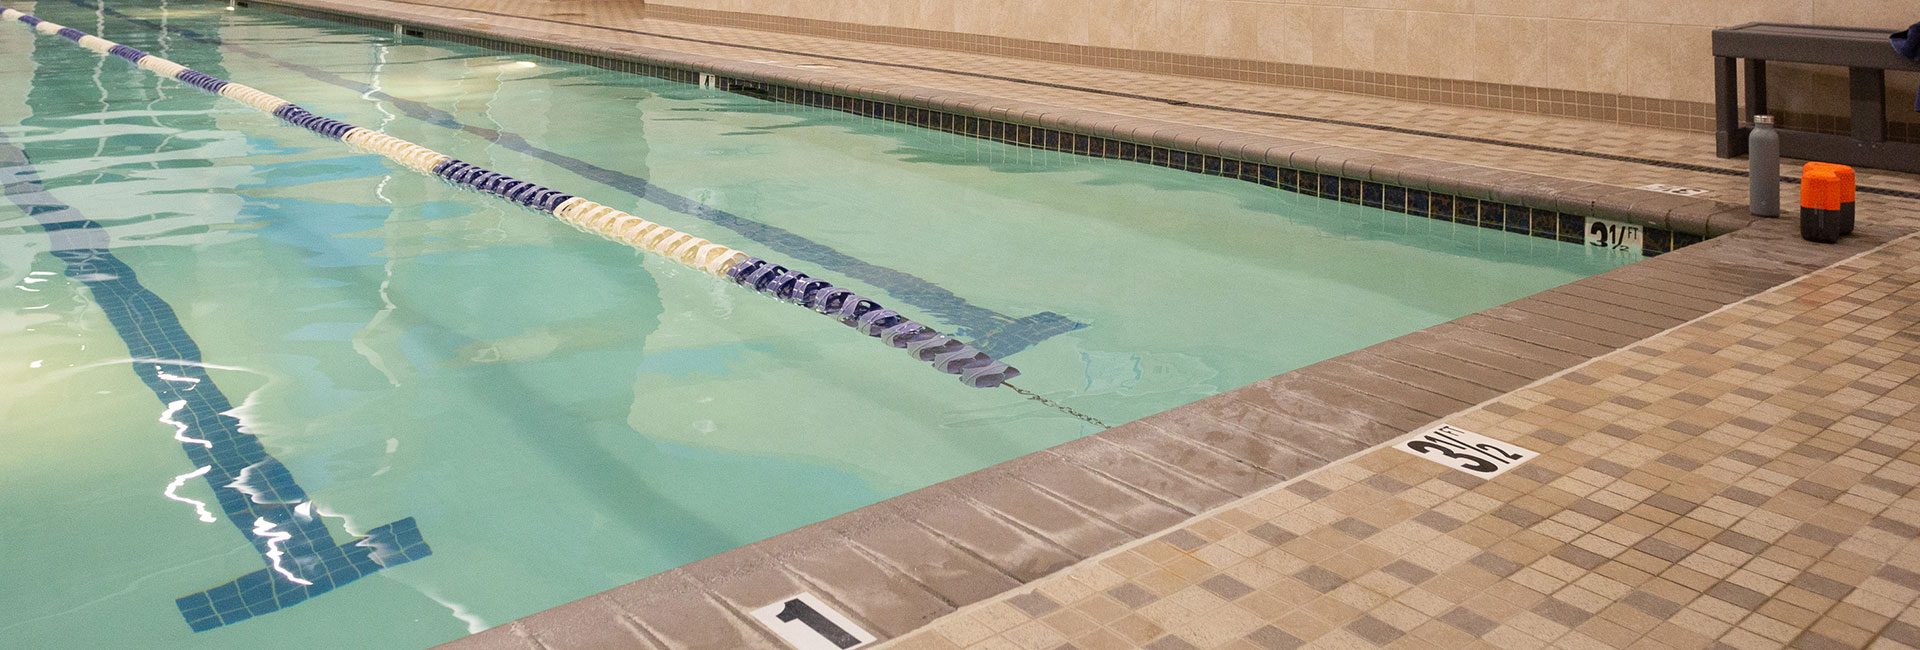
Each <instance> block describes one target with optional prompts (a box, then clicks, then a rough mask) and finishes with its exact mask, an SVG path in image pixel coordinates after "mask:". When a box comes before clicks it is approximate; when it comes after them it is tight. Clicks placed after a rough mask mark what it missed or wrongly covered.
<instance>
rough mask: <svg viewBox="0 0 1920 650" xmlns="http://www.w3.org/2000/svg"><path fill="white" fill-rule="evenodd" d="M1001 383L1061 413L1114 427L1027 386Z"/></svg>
mask: <svg viewBox="0 0 1920 650" xmlns="http://www.w3.org/2000/svg"><path fill="white" fill-rule="evenodd" d="M1000 385H1001V386H1005V387H1007V388H1011V389H1013V392H1015V393H1019V394H1020V396H1021V397H1025V398H1027V399H1030V400H1033V401H1035V402H1039V403H1041V404H1044V405H1046V406H1047V407H1048V408H1051V409H1053V410H1056V411H1059V412H1061V413H1065V414H1067V415H1071V416H1073V417H1075V418H1078V419H1080V420H1081V421H1084V422H1086V423H1087V424H1091V425H1093V426H1096V427H1100V428H1101V429H1111V428H1113V427H1109V426H1107V423H1105V422H1101V421H1100V420H1099V418H1095V417H1093V416H1091V415H1087V414H1085V413H1081V412H1079V411H1076V410H1073V407H1071V406H1067V405H1065V404H1061V403H1059V402H1056V401H1053V400H1050V399H1047V398H1045V397H1041V396H1040V394H1039V393H1035V392H1033V391H1030V390H1027V389H1025V388H1021V387H1019V386H1015V385H1013V384H1010V383H1007V382H1004V381H1003V382H1000Z"/></svg>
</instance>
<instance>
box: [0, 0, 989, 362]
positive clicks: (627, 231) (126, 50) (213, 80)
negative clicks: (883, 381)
mask: <svg viewBox="0 0 1920 650" xmlns="http://www.w3.org/2000/svg"><path fill="white" fill-rule="evenodd" d="M0 19H4V20H10V21H16V22H20V23H23V24H25V25H27V26H28V27H30V28H32V29H33V30H34V31H37V32H39V33H41V34H45V35H48V36H59V37H61V38H64V39H67V40H69V41H73V42H74V43H76V44H78V45H80V46H81V47H85V48H87V49H89V50H92V51H94V52H97V53H99V54H101V55H103V56H115V57H119V58H121V59H125V60H126V61H128V62H129V63H132V64H134V65H135V66H136V67H139V68H140V69H142V70H146V71H148V72H152V73H154V74H156V75H160V76H162V77H166V78H168V79H173V80H176V81H179V82H181V83H185V84H188V85H191V86H194V87H197V88H200V89H201V90H205V91H207V92H210V93H214V94H216V95H220V96H222V97H226V98H228V99H232V100H234V101H237V102H240V103H242V104H246V105H247V106H251V107H253V108H254V109H255V110H258V111H260V112H262V113H267V114H269V115H272V116H274V117H276V118H279V119H280V120H281V121H283V122H286V123H288V124H292V125H294V126H298V127H301V128H304V129H306V130H308V131H312V132H314V133H318V134H320V135H322V136H326V137H327V138H330V139H334V140H340V141H343V142H346V143H347V144H350V145H353V146H354V147H357V148H359V149H362V150H365V151H369V152H372V153H376V154H379V155H381V156H384V157H386V158H387V159H389V160H392V161H394V162H395V163H398V164H400V165H401V166H403V167H406V168H408V169H412V170H415V171H419V172H422V173H426V174H432V175H435V176H439V177H441V178H443V179H446V180H448V181H451V182H453V183H455V184H458V185H462V186H465V187H468V188H471V189H475V190H479V191H481V192H485V193H487V194H492V195H494V196H498V197H501V198H504V199H507V200H509V201H513V202H515V203H518V204H520V205H523V206H526V207H528V208H532V209H534V210H539V211H541V212H544V213H547V214H549V215H552V216H553V217H555V218H557V219H559V220H561V221H563V222H566V223H568V224H570V225H572V226H574V227H575V228H579V229H581V230H584V231H586V232H590V233H593V234H596V235H599V236H601V237H604V238H606V239H610V240H613V241H616V242H620V243H623V244H626V245H628V246H632V247H634V248H637V249H640V250H642V251H646V252H649V253H653V254H655V255H659V256H661V257H664V258H666V259H669V260H672V261H674V262H678V263H680V264H683V265H686V266H689V267H692V268H694V269H698V270H700V271H701V272H703V273H706V274H708V275H712V276H715V277H719V278H725V279H727V280H730V281H732V282H734V283H735V284H739V285H741V286H744V287H747V288H749V289H752V290H754V291H757V292H759V293H762V294H766V295H768V296H771V297H773V298H776V299H779V300H782V301H785V302H790V303H793V304H797V305H801V306H804V307H806V308H808V309H811V310H813V311H815V312H818V313H821V314H825V315H827V316H831V317H833V318H834V319H835V320H838V321H840V323H841V324H843V325H846V326H848V327H852V328H854V329H855V330H858V331H859V332H860V333H862V334H866V335H867V336H871V337H874V338H878V339H880V340H881V341H883V342H885V343H886V344H887V345H890V346H893V347H896V348H902V349H905V350H906V351H907V352H908V353H909V354H912V355H913V357H914V358H916V359H919V360H921V361H924V362H927V363H931V364H933V367H934V368H936V369H939V370H940V371H941V372H945V373H948V374H952V375H959V377H960V381H961V382H962V383H965V384H966V385H968V386H972V387H975V388H993V387H996V386H1000V385H1003V384H1005V383H1006V381H1007V380H1009V379H1012V378H1014V377H1017V376H1019V375H1020V371H1019V370H1018V369H1015V368H1014V367H1012V366H1009V365H1007V364H1006V363H1003V362H1001V361H998V360H996V359H994V358H993V357H991V356H989V355H987V354H986V353H985V352H981V351H980V350H979V349H978V348H975V347H973V346H971V345H968V344H966V343H964V342H962V341H960V340H958V339H955V338H953V337H950V336H947V335H944V334H941V333H940V332H938V331H935V330H934V329H933V328H931V327H927V326H926V325H923V324H920V323H917V322H914V321H913V320H911V319H909V318H907V317H906V316H903V315H901V314H900V313H899V312H896V311H893V310H891V309H887V308H885V307H882V306H881V305H880V303H877V302H874V301H873V300H871V299H869V298H866V297H864V296H861V295H859V294H856V293H854V292H853V291H851V290H848V289H846V288H842V287H835V286H833V284H832V283H830V282H827V281H825V280H821V279H819V278H815V277H811V276H809V275H807V274H806V273H802V272H800V271H798V270H795V269H793V268H791V267H788V266H785V265H780V264H775V263H773V262H770V261H767V260H764V259H761V258H758V257H753V256H751V255H748V254H746V253H744V252H741V251H738V250H734V249H732V248H728V247H726V246H723V245H720V244H716V243H714V242H711V241H708V240H706V239H702V238H700V237H697V236H694V235H693V234H691V233H686V232H682V231H679V230H675V229H673V228H669V227H667V226H664V225H661V224H658V223H654V222H652V221H648V220H646V219H643V218H640V217H638V216H635V215H633V214H629V213H627V212H625V211H622V210H619V209H617V208H613V207H609V206H606V205H603V204H600V203H595V202H593V201H590V200H587V199H585V198H582V197H578V196H574V195H571V194H566V193H564V192H561V191H559V190H555V189H552V188H548V187H545V186H542V185H538V184H534V183H529V182H527V181H523V180H520V179H516V178H513V177H511V176H507V175H506V174H502V173H499V172H496V171H492V170H489V169H486V168H484V167H480V166H478V165H474V164H472V163H468V162H465V161H461V160H458V159H455V158H453V157H451V156H448V155H446V154H443V153H440V152H437V151H434V150H432V149H428V148H426V147H423V146H420V145H418V144H414V143H412V142H408V141H406V140H402V139H400V138H396V137H393V136H391V135H387V134H385V133H382V132H379V131H375V130H372V129H366V128H362V127H358V126H354V125H352V124H348V123H346V122H341V121H339V120H335V119H332V118H328V117H324V116H321V115H315V114H313V113H311V112H309V111H307V109H305V108H302V107H301V106H299V105H298V104H294V103H293V102H289V101H287V100H285V99H281V98H279V97H275V96H273V95H271V94H268V93H267V92H265V91H262V90H259V89H257V88H252V87H249V86H244V85H241V84H237V83H233V82H229V81H227V80H225V79H220V78H218V77H214V76H212V75H208V74H206V73H203V72H200V71H198V70H194V69H192V68H188V67H186V66H183V65H180V64H178V63H174V62H172V61H168V60H166V59H163V58H160V57H158V56H154V55H152V54H148V53H146V52H143V51H140V50H138V49H135V48H131V47H127V46H125V45H121V44H119V43H115V42H113V41H109V40H106V39H103V38H99V37H96V36H93V35H91V34H87V33H85V32H82V31H80V30H77V29H73V28H71V27H66V26H62V25H58V24H55V23H52V22H49V21H45V20H41V19H39V18H36V17H34V16H32V15H30V14H25V13H21V12H19V11H15V10H13V9H10V8H5V7H0Z"/></svg>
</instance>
